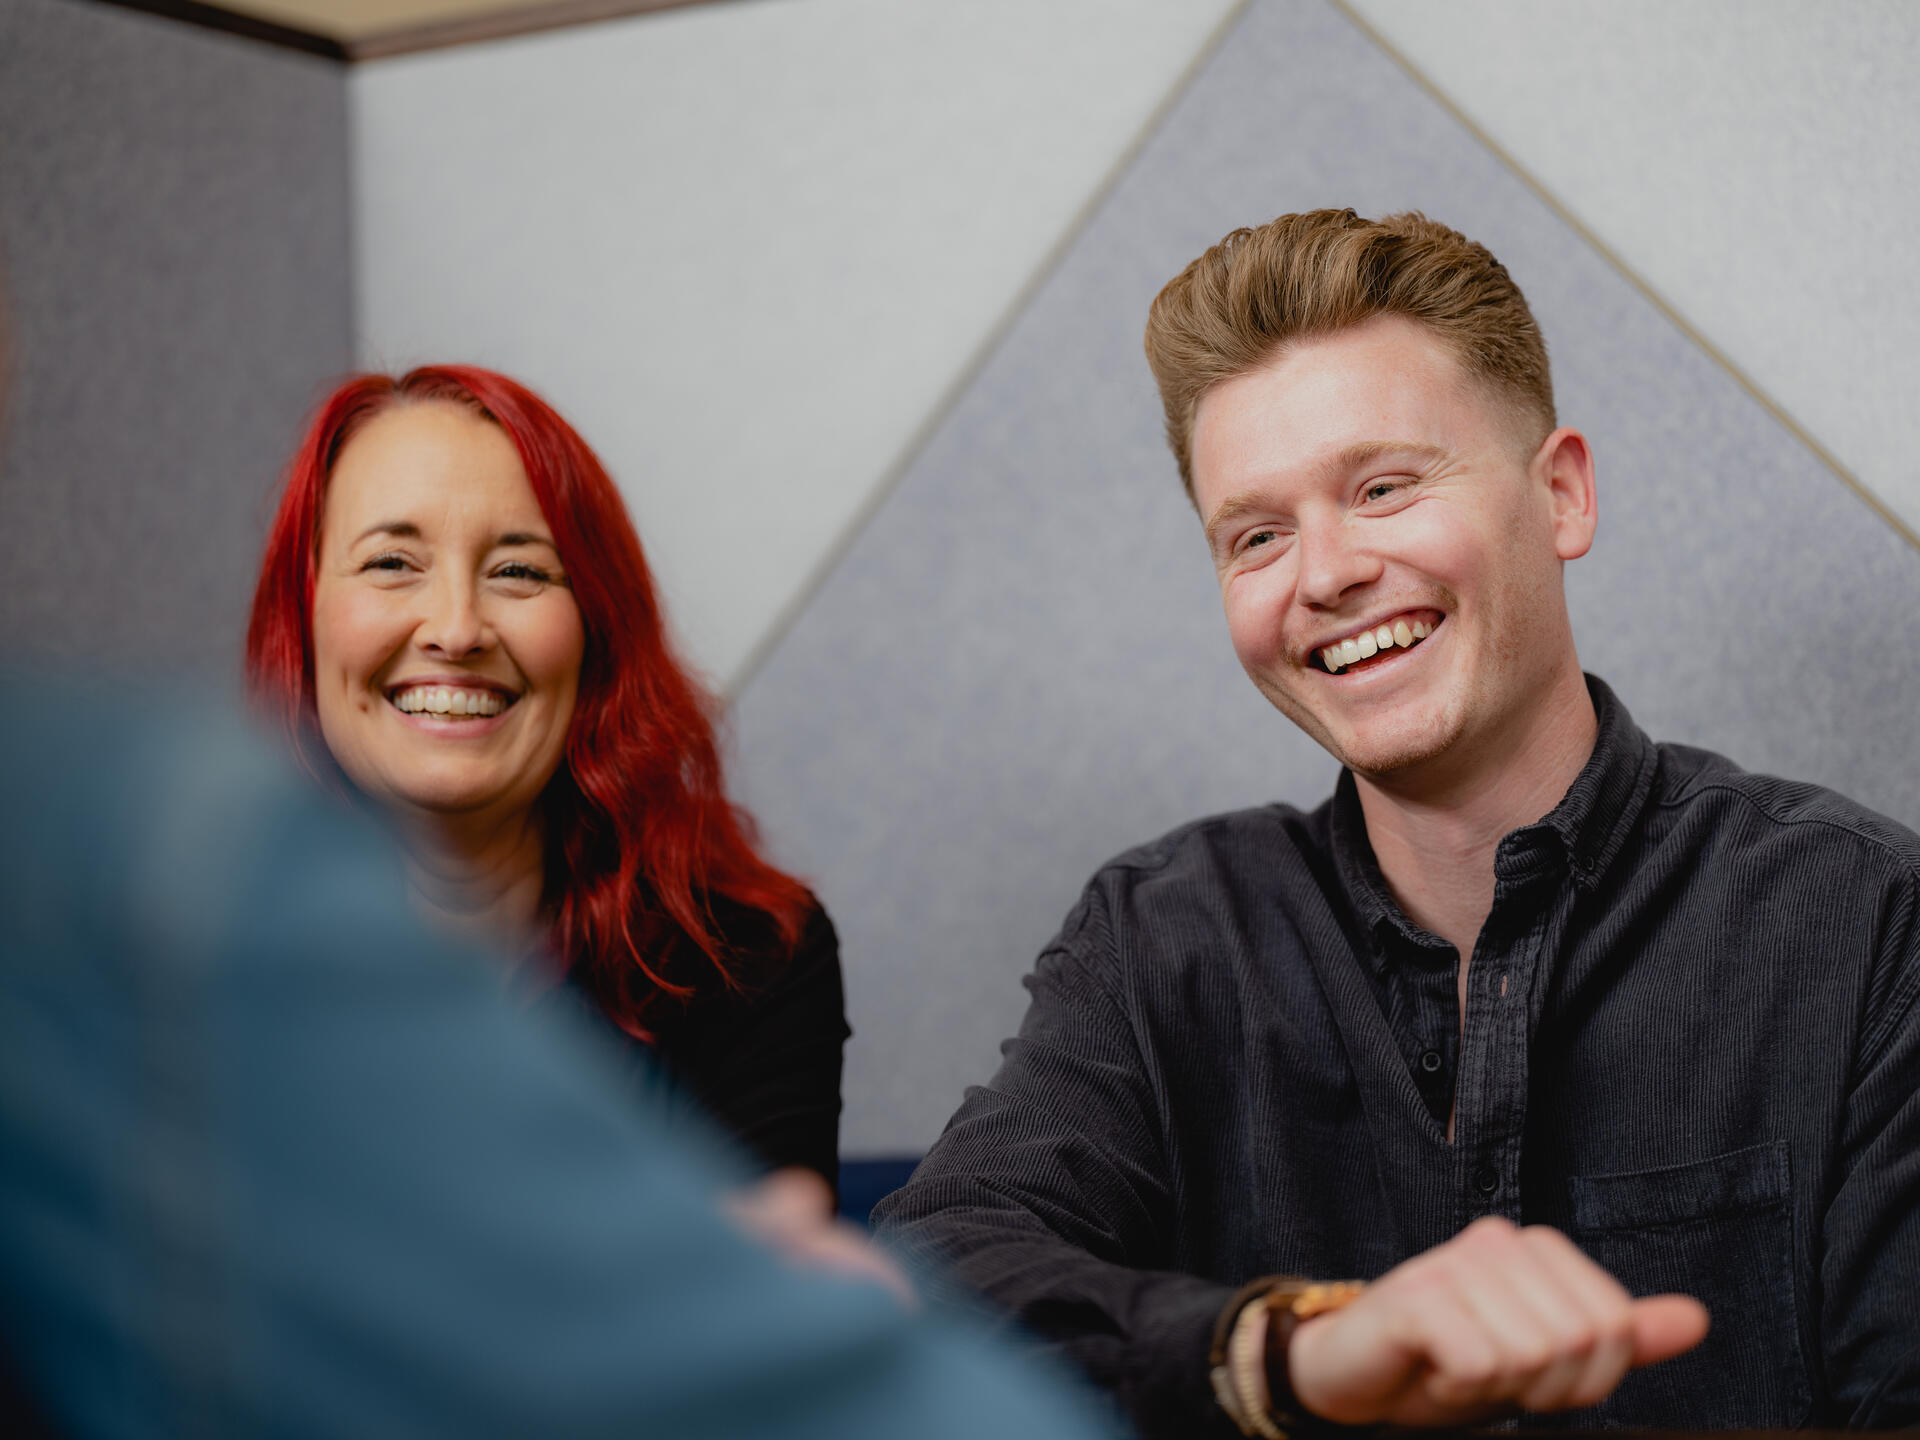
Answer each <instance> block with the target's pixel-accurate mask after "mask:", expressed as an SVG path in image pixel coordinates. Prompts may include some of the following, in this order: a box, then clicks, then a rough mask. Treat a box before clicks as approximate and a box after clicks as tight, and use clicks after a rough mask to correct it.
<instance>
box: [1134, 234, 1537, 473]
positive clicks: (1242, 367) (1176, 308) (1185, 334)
mask: <svg viewBox="0 0 1920 1440" xmlns="http://www.w3.org/2000/svg"><path fill="white" fill-rule="evenodd" d="M1376 315H1404V316H1406V317H1407V318H1408V319H1410V320H1415V321H1418V322H1419V323H1420V324H1422V325H1425V326H1426V327H1427V328H1428V329H1430V330H1432V331H1433V332H1434V333H1435V334H1436V335H1438V336H1439V337H1440V338H1441V339H1442V340H1443V341H1445V342H1446V344H1447V345H1448V347H1449V348H1451V349H1452V351H1453V352H1454V354H1455V355H1457V356H1459V358H1460V360H1461V362H1462V363H1463V364H1464V365H1465V366H1466V368H1467V371H1468V373H1469V374H1471V375H1473V376H1475V377H1477V378H1478V379H1480V380H1483V381H1486V382H1488V384H1489V385H1490V386H1491V388H1492V389H1493V391H1494V393H1495V394H1498V395H1500V396H1502V397H1504V398H1505V399H1507V400H1508V401H1510V402H1511V403H1512V405H1513V407H1514V409H1515V411H1516V412H1517V414H1518V415H1520V416H1521V417H1524V419H1525V421H1526V422H1527V423H1529V425H1535V424H1537V425H1538V426H1539V430H1538V435H1539V436H1540V437H1541V438H1544V437H1545V436H1546V434H1547V432H1548V431H1550V430H1552V429H1553V425H1554V412H1553V377H1552V375H1551V374H1549V372H1548V369H1547V345H1546V341H1545V340H1544V339H1542V338H1541V335H1540V327H1539V326H1538V325H1537V324H1535V323H1534V319H1533V312H1532V311H1531V310H1529V309H1528V308H1527V300H1526V297H1525V296H1524V295H1522V294H1521V293H1520V287H1519V286H1518V285H1516V284H1514V283H1513V277H1512V276H1510V275H1508V274H1507V269H1506V267H1505V266H1504V265H1502V264H1501V263H1500V262H1499V261H1498V260H1496V259H1494V258H1493V256H1492V254H1491V253H1489V252H1488V250H1487V248H1486V246H1484V245H1481V244H1478V243H1476V242H1475V241H1472V240H1469V239H1467V237H1466V236H1464V235H1462V234H1460V232H1459V231H1457V230H1449V229H1448V228H1447V227H1446V226H1444V225H1439V224H1436V223H1435V222H1434V221H1432V220H1429V219H1427V217H1426V216H1424V215H1422V214H1420V213H1419V212H1418V211H1408V212H1407V213H1405V214H1403V215H1389V216H1387V217H1386V218H1385V219H1382V220H1363V219H1361V218H1360V217H1359V216H1358V215H1356V214H1354V213H1353V211H1351V210H1310V211H1307V212H1306V213H1305V214H1300V215H1282V216H1281V217H1280V218H1279V219H1278V220H1272V221H1269V222H1268V223H1267V224H1265V225H1258V226H1253V227H1249V228H1245V229H1240V230H1235V231H1234V232H1233V233H1232V234H1231V235H1229V236H1227V238H1226V239H1224V240H1222V241H1221V242H1220V243H1219V244H1218V245H1215V246H1214V247H1213V248H1212V249H1211V250H1209V251H1207V253H1206V254H1204V255H1202V256H1201V257H1200V258H1199V259H1198V260H1196V261H1194V262H1193V263H1192V264H1191V265H1189V266H1187V268H1186V269H1185V270H1182V271H1181V272H1180V273H1179V274H1178V275H1177V276H1175V277H1174V278H1173V279H1172V280H1171V281H1169V282H1168V284H1167V287H1166V288H1165V289H1164V290H1162V291H1161V292H1160V293H1159V295H1157V296H1156V297H1155V298H1154V302H1153V306H1152V308H1151V309H1150V310H1149V311H1148V312H1147V363H1148V364H1149V365H1151V366H1152V367H1153V377H1154V379H1155V380H1157V381H1158V382H1159V384H1160V401H1161V404H1162V405H1164V406H1165V407H1166V412H1167V443H1168V444H1169V445H1171V446H1172V447H1173V455H1174V459H1175V460H1177V461H1178V462H1179V465H1180V479H1181V481H1182V483H1184V484H1185V485H1186V487H1187V495H1188V497H1189V498H1191V497H1192V495H1193V419H1194V413H1195V411H1196V410H1197V409H1198V408H1199V405H1200V401H1201V398H1202V397H1203V396H1205V395H1206V393H1207V392H1208V391H1209V390H1211V389H1213V387H1214V386H1216V385H1218V384H1220V383H1221V382H1222V381H1225V380H1231V379H1234V378H1235V377H1236V376H1240V375H1245V374H1247V373H1248V372H1249V371H1252V370H1257V369H1259V368H1260V367H1261V366H1262V365H1265V364H1266V363H1268V362H1269V361H1270V360H1273V359H1274V358H1276V356H1277V355H1278V354H1279V353H1280V351H1282V350H1283V349H1285V348H1286V347H1287V346H1288V345H1289V344H1291V343H1293V342H1294V341H1297V340H1304V339H1309V338H1313V337H1317V336H1322V335H1328V334H1332V333H1333V332H1334V331H1337V330H1344V329H1346V328H1348V327H1349V326H1352V325H1358V324H1360V323H1361V322H1362V321H1365V320H1370V319H1372V318H1373V317H1374V316H1376Z"/></svg>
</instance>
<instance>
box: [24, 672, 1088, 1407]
mask: <svg viewBox="0 0 1920 1440" xmlns="http://www.w3.org/2000/svg"><path fill="white" fill-rule="evenodd" d="M0 697H4V699H5V702H6V703H5V704H4V705H0V915H4V916H5V917H6V929H5V935H4V939H3V940H0V1375H9V1374H10V1375H11V1376H12V1377H13V1378H14V1379H16V1380H17V1381H18V1384H19V1387H20V1388H21V1389H22V1390H23V1391H25V1392H26V1396H27V1399H28V1401H29V1403H31V1404H32V1405H33V1406H34V1407H36V1409H37V1411H38V1412H39V1413H40V1414H41V1415H43V1416H44V1417H45V1419H46V1420H47V1421H48V1422H49V1423H48V1428H49V1429H51V1430H52V1431H53V1432H54V1433H56V1434H59V1435H62V1436H71V1437H146V1436H154V1437H161V1436H181V1435H196V1436H236V1437H237V1436H274V1437H278V1436H286V1437H325V1436H344V1435H418V1436H425V1435H463V1436H526V1435H541V1436H576V1437H584V1436H607V1437H612V1436H636V1435H646V1436H673V1437H683V1440H696V1437H711V1440H722V1437H725V1440H734V1437H740V1440H746V1437H769V1440H773V1437H779V1440H852V1437H860V1436H865V1437H874V1440H880V1437H893V1436H898V1435H900V1434H902V1433H903V1432H910V1433H912V1434H914V1435H921V1436H935V1435H938V1436H948V1437H953V1440H974V1437H978V1436H983V1435H992V1436H1009V1437H1012V1436H1031V1437H1034V1440H1066V1437H1077V1436H1087V1435H1091V1434H1092V1433H1094V1426H1093V1424H1092V1423H1091V1422H1090V1421H1089V1418H1088V1413H1087V1410H1086V1408H1085V1407H1084V1406H1083V1405H1082V1404H1080V1403H1078V1397H1076V1396H1074V1395H1072V1394H1070V1393H1069V1392H1068V1390H1067V1388H1066V1387H1065V1386H1064V1385H1062V1384H1060V1383H1058V1382H1057V1381H1056V1380H1055V1379H1054V1378H1053V1377H1050V1376H1047V1375H1043V1374H1041V1373H1039V1372H1037V1371H1036V1370H1033V1369H1031V1368H1028V1367H1025V1366H1022V1365H1020V1364H1019V1363H1017V1362H1016V1360H1015V1359H1014V1358H1013V1357H1012V1356H1010V1355H1009V1354H1007V1353H1006V1352H1005V1351H1004V1350H1002V1349H1001V1348H1000V1347H998V1346H995V1345H993V1344H991V1343H990V1342H988V1341H987V1340H986V1339H984V1338H982V1337H981V1336H979V1335H978V1334H977V1333H968V1332H967V1331H966V1330H965V1329H964V1327H962V1326H960V1325H959V1324H957V1323H956V1322H955V1321H954V1319H953V1317H950V1316H946V1317H941V1316H932V1315H928V1314H925V1313H923V1314H922V1315H921V1316H919V1317H918V1318H914V1317H909V1316H908V1315H906V1314H905V1313H903V1311H902V1309H901V1307H900V1305H899V1304H898V1302H897V1301H896V1300H894V1299H893V1297H891V1296H890V1295H888V1294H887V1293H886V1292H885V1291H883V1290H882V1289H880V1288H879V1287H877V1286H875V1285H873V1284H870V1283H852V1282H848V1281H845V1280H841V1279H837V1278H834V1277H831V1276H828V1275H825V1274H822V1273H820V1272H819V1271H818V1270H812V1271H805V1270H802V1269H800V1268H798V1267H796V1266H793V1265H789V1264H784V1263H781V1262H780V1261H779V1260H777V1259H776V1258H775V1257H774V1256H772V1255H770V1254H768V1253H766V1252H765V1251H763V1250H761V1249H760V1248H759V1247H757V1246H754V1245H751V1244H749V1243H747V1242H746V1240H745V1239H743V1238H742V1237H741V1236H740V1235H738V1234H736V1233H735V1232H734V1230H733V1229H732V1227H731V1226H729V1225H727V1224H725V1223H724V1222H723V1221H722V1220H721V1218H720V1216H719V1213H718V1210H717V1201H718V1199H719V1187H720V1186H721V1185H723V1184H726V1183H729V1182H730V1180H731V1179H732V1178H734V1177H733V1176H732V1173H731V1172H730V1171H728V1170H727V1169H726V1168H725V1167H723V1166H721V1165H719V1164H718V1163H716V1162H715V1158H714V1154H713V1152H711V1151H710V1150H709V1149H708V1147H706V1146H705V1145H702V1144H699V1143H697V1137H691V1136H688V1135H684V1134H683V1135H681V1136H678V1137H673V1136H668V1135H666V1134H664V1133H663V1132H662V1131H661V1130H660V1129H659V1128H658V1127H657V1126H656V1125H654V1124H652V1123H650V1122H649V1120H648V1119H647V1117H646V1116H645V1115H644V1114H643V1113H642V1112H641V1111H640V1110H639V1109H638V1108H637V1107H635V1106H634V1105H633V1104H631V1103H630V1097H629V1096H628V1095H627V1094H626V1093H625V1092H624V1088H623V1087H622V1086H621V1085H620V1084H619V1081H618V1075H617V1070H616V1067H615V1064H614V1062H613V1061H612V1059H611V1057H610V1056H609V1055H608V1054H606V1053H604V1050H603V1042H602V1041H601V1040H600V1039H598V1038H597V1037H595V1036H594V1035H592V1034H591V1033H590V1032H588V1031H587V1030H585V1029H583V1028H579V1027H575V1026H572V1025H566V1024H562V1023H560V1022H559V1020H558V1018H557V1017H551V1016H549V1017H541V1016H536V1015H530V1014H529V1013H528V1012H527V1010H526V1008H525V1006H524V1005H523V1004H522V1003H521V1002H520V1000H519V999H518V998H517V997H516V996H514V995H513V994H512V993H510V990H509V987H508V986H507V985H506V984H505V983H503V981H502V975H503V973H504V968H505V966H504V961H503V960H502V959H501V958H500V957H495V956H490V955H487V954H485V953H476V952H475V951H474V950H473V949H471V948H470V947H469V946H467V945H465V944H457V943H454V942H453V941H451V940H449V939H447V938H446V937H444V936H440V935H437V934H436V933H434V932H432V931H430V930H429V929H427V928H425V927H424V925H423V922H422V921H421V920H420V918H419V917H418V916H417V915H416V914H415V913H414V910H413V907H412V905H411V904H410V902H409V901H408V899H407V896H406V894H405V890H404V881H403V879H402V867H401V865H400V863H399V858H398V856H397V854H396V853H395V851H394V850H393V848H392V847H391V846H390V845H389V844H387V843H385V842H384V841H383V839H382V838H381V837H380V836H378V835H377V834H375V833H373V832H372V831H371V829H370V827H367V826H364V825H362V824H361V823H360V817H358V816H356V815H355V814H353V813H351V812H349V810H348V809H347V808H346V807H343V806H341V805H339V804H338V803H333V802H328V801H324V800H321V799H319V798H317V797H315V796H313V795H311V794H309V793H307V791H306V790H305V788H304V787H303V786H302V785H300V784H299V783H298V782H297V780H296V779H295V777H293V776H292V775H290V774H289V773H287V768H286V766H285V762H284V757H283V756H282V755H281V754H280V753H279V750H278V747H275V746H269V745H267V744H264V743H261V742H258V741H256V740H254V739H253V738H252V737H250V736H248V735H247V734H246V733H245V732H244V731H243V730H242V728H241V727H240V726H239V725H237V724H236V723H233V722H232V721H231V720H230V719H229V718H227V717H225V716H223V715H221V714H220V713H218V712H216V711H214V710H212V709H210V708H209V707H208V706H207V705H205V704H204V703H194V702H179V701H176V700H170V699H168V698H167V697H165V696H161V695H156V694H154V693H152V692H150V691H148V690H145V689H140V688H137V687H135V686H133V685H132V684H130V683H124V682H123V683H118V684H105V683H101V682H100V681H98V680H97V679H96V680H95V681H94V682H93V683H91V684H90V685H88V686H87V687H85V688H79V687H73V686H66V685H60V684H55V683H50V682H49V681H48V680H47V677H44V676H40V677H35V678H33V679H32V680H30V681H29V680H23V679H21V678H19V677H14V676H9V675H0ZM130 699H135V700H137V701H138V705H139V714H140V717H141V722H142V723H141V724H140V725H139V726H138V727H137V729H136V730H135V731H134V732H133V733H131V734H129V732H128V728H127V726H126V725H125V722H124V708H125V706H126V705H127V703H128V702H129V700H130ZM5 1388H6V1387H5V1386H0V1394H3V1393H4V1392H5ZM12 1433H17V1432H12Z"/></svg>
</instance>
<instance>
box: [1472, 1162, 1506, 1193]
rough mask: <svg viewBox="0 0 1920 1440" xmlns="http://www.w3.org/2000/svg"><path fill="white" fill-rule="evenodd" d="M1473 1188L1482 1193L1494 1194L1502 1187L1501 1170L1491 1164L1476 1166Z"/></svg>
mask: <svg viewBox="0 0 1920 1440" xmlns="http://www.w3.org/2000/svg"><path fill="white" fill-rule="evenodd" d="M1473 1188H1474V1189H1476V1190H1478V1191H1479V1192H1480V1193H1481V1194H1482V1195H1491V1194H1493V1192H1494V1191H1496V1190H1498V1189H1499V1188H1500V1172H1499V1171H1497V1170H1495V1169H1494V1168H1493V1167H1492V1166H1491V1165H1480V1166H1476V1167H1475V1168H1474V1172H1473Z"/></svg>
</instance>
